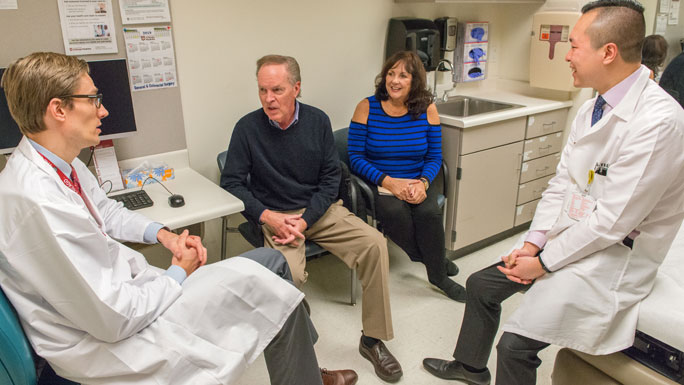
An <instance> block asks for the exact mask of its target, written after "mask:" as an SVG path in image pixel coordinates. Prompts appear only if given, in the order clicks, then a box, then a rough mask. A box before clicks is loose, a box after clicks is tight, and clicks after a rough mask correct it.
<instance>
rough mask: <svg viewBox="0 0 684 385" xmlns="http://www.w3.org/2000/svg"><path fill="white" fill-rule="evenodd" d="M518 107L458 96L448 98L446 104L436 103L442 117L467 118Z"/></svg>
mask: <svg viewBox="0 0 684 385" xmlns="http://www.w3.org/2000/svg"><path fill="white" fill-rule="evenodd" d="M519 107H522V106H520V105H517V104H508V103H502V102H495V101H492V100H486V99H478V98H471V97H469V96H462V95H458V96H454V97H451V98H449V100H447V101H446V102H441V103H437V112H439V113H440V114H442V115H449V116H456V117H468V116H473V115H479V114H485V113H488V112H495V111H501V110H506V109H509V108H519Z"/></svg>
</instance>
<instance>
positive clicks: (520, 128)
mask: <svg viewBox="0 0 684 385" xmlns="http://www.w3.org/2000/svg"><path fill="white" fill-rule="evenodd" d="M566 118H567V109H562V110H556V111H550V112H546V113H540V114H536V115H530V116H526V117H520V118H515V119H510V120H505V121H501V122H496V123H491V124H486V125H481V126H475V127H468V128H459V127H452V126H448V125H444V126H443V128H442V138H443V153H444V158H445V160H446V162H447V165H448V166H449V169H450V170H456V172H455V173H454V172H453V171H452V173H451V177H450V181H449V189H448V198H449V199H448V201H447V202H448V203H447V217H446V229H447V231H446V246H447V248H448V249H450V250H459V249H462V248H464V247H466V246H469V245H472V244H474V243H477V242H480V241H483V240H486V239H487V238H490V237H493V236H496V235H497V234H500V233H502V232H505V231H507V230H510V229H512V228H513V227H515V226H520V225H524V224H526V223H529V222H530V221H531V220H532V217H533V216H534V210H535V208H536V206H537V203H539V199H540V198H541V194H542V192H543V191H544V189H545V188H546V186H547V184H548V181H549V180H550V179H551V178H552V177H553V175H554V173H555V170H556V166H557V164H558V162H559V161H560V151H561V150H562V147H563V128H564V125H565V119H566Z"/></svg>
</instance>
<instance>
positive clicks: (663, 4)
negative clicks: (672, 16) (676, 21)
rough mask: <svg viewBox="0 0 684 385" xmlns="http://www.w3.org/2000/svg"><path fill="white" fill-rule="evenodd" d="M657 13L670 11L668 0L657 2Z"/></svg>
mask: <svg viewBox="0 0 684 385" xmlns="http://www.w3.org/2000/svg"><path fill="white" fill-rule="evenodd" d="M658 12H659V13H670V0H660V1H659V4H658Z"/></svg>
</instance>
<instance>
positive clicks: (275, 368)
mask: <svg viewBox="0 0 684 385" xmlns="http://www.w3.org/2000/svg"><path fill="white" fill-rule="evenodd" d="M240 256H241V257H244V258H248V259H251V260H253V261H255V262H258V263H260V264H261V265H263V266H264V267H266V268H267V269H269V270H271V271H272V272H274V273H275V274H277V275H278V276H280V277H282V278H283V279H284V280H286V281H288V282H290V283H291V284H292V285H293V286H294V283H293V282H292V273H291V272H290V267H289V266H288V264H287V261H286V260H285V257H283V254H282V253H281V252H280V251H278V250H274V249H271V248H263V247H262V248H258V249H254V250H250V251H248V252H246V253H244V254H242V255H240ZM316 340H318V334H317V333H316V329H315V328H314V326H313V323H312V322H311V319H310V318H309V314H308V313H307V312H306V309H305V308H304V305H303V304H302V303H300V304H299V305H297V307H296V308H295V310H294V311H293V312H292V314H290V316H289V317H288V319H287V321H285V324H283V327H282V328H281V329H280V331H279V332H278V334H276V336H275V337H274V338H273V340H271V342H270V343H269V344H268V346H267V347H266V349H264V358H265V359H266V367H267V368H268V376H269V378H270V379H271V384H272V385H290V384H302V385H309V384H310V385H322V384H323V379H322V378H321V371H320V367H319V366H318V360H317V359H316V352H315V351H314V348H313V345H314V343H316Z"/></svg>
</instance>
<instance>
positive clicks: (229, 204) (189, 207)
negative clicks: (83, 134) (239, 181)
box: [110, 150, 245, 259]
mask: <svg viewBox="0 0 684 385" xmlns="http://www.w3.org/2000/svg"><path fill="white" fill-rule="evenodd" d="M143 161H149V162H152V163H154V162H159V161H163V162H165V163H166V164H168V165H169V167H173V168H174V179H172V180H168V181H165V182H163V184H164V186H165V187H166V188H167V189H169V191H171V192H172V193H173V194H180V195H182V196H183V198H184V199H185V205H184V206H182V207H175V208H174V207H171V206H170V205H169V201H168V198H169V196H170V194H169V193H168V192H167V191H166V190H165V189H164V187H162V186H160V185H159V184H158V183H155V182H153V183H150V182H151V181H148V182H147V184H145V187H144V190H145V191H146V192H147V194H148V195H149V196H150V198H152V201H153V202H154V205H153V206H151V207H146V208H144V209H140V210H136V211H137V212H138V213H140V214H142V215H144V216H146V217H148V218H150V219H152V220H155V221H157V222H159V223H163V224H164V225H165V226H168V227H169V228H171V229H177V228H180V227H184V226H188V225H192V224H195V223H200V222H204V221H208V220H210V219H214V218H222V224H221V225H222V228H221V255H220V259H224V258H225V255H226V235H227V234H226V228H227V220H228V216H229V215H231V214H236V213H239V212H241V211H243V210H244V209H245V206H244V204H243V203H242V201H241V200H240V199H238V198H236V197H235V196H233V195H232V194H230V193H229V192H227V191H226V190H224V189H222V188H221V187H219V186H217V185H216V184H215V183H214V182H212V181H210V180H209V179H207V178H205V177H204V176H202V175H201V174H200V173H198V172H197V171H195V170H193V169H191V168H190V165H189V162H188V153H187V150H179V151H172V152H167V153H162V154H156V155H151V156H146V157H141V158H133V159H127V160H122V161H120V162H119V167H120V168H121V169H122V170H124V169H130V168H134V167H137V166H139V165H140V164H141V163H142V162H143ZM128 191H132V189H128V190H123V191H117V192H114V193H112V194H110V195H117V194H121V193H123V192H128Z"/></svg>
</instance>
